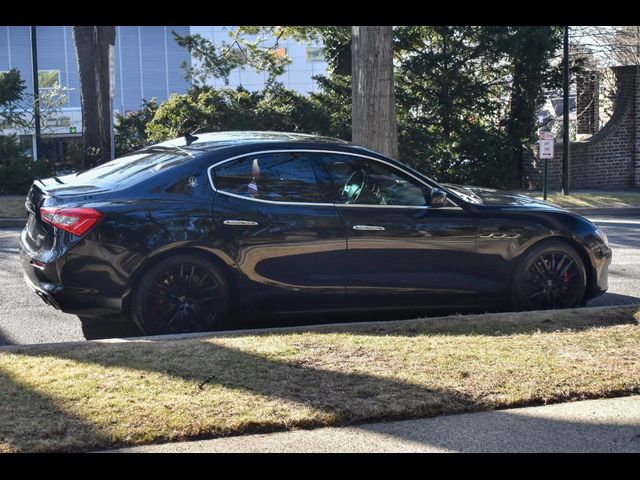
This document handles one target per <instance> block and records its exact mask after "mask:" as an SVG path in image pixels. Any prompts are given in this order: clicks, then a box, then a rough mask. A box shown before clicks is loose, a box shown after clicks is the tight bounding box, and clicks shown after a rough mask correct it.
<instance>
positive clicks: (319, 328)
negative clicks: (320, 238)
mask: <svg viewBox="0 0 640 480" xmlns="http://www.w3.org/2000/svg"><path fill="white" fill-rule="evenodd" d="M639 307H640V304H638V305H636V304H631V305H616V306H610V305H605V306H602V307H583V308H571V309H560V310H532V311H527V312H497V313H493V312H490V313H477V314H468V315H459V314H453V315H445V316H439V317H418V318H413V319H407V320H380V321H370V322H346V323H324V324H317V325H298V326H294V327H265V328H250V329H246V330H245V329H239V330H222V331H213V332H198V333H180V334H170V335H151V336H147V337H144V336H143V337H126V338H105V339H100V340H75V341H71V342H49V343H31V344H17V345H16V344H12V345H0V351H2V350H16V349H20V350H23V349H25V348H28V349H37V348H48V347H78V346H83V345H85V346H86V345H100V344H114V343H152V342H166V341H179V340H189V339H194V338H217V337H227V336H234V335H242V336H247V335H279V334H282V333H295V332H323V331H326V330H330V331H342V330H349V329H352V328H354V327H356V328H358V327H360V328H366V327H375V326H393V325H403V324H412V323H415V322H431V321H436V320H443V319H452V318H459V317H464V318H465V319H466V320H468V321H470V322H471V321H474V320H475V321H477V320H482V319H483V317H486V316H491V317H492V318H493V319H498V320H499V319H501V318H505V317H512V316H513V315H514V313H520V314H526V315H537V316H540V317H541V318H543V317H547V316H549V315H553V314H555V313H575V314H580V313H582V312H595V313H597V312H605V311H610V310H612V309H630V308H639Z"/></svg>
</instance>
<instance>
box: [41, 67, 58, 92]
mask: <svg viewBox="0 0 640 480" xmlns="http://www.w3.org/2000/svg"><path fill="white" fill-rule="evenodd" d="M58 86H60V70H38V87H39V88H42V89H47V88H55V87H58Z"/></svg>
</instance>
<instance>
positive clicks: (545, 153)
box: [538, 132, 555, 200]
mask: <svg viewBox="0 0 640 480" xmlns="http://www.w3.org/2000/svg"><path fill="white" fill-rule="evenodd" d="M538 143H539V147H540V152H539V153H540V159H542V160H544V174H543V177H542V199H543V200H546V199H547V174H548V164H549V159H552V158H553V148H554V146H555V140H554V139H553V133H552V132H540V140H539V142H538Z"/></svg>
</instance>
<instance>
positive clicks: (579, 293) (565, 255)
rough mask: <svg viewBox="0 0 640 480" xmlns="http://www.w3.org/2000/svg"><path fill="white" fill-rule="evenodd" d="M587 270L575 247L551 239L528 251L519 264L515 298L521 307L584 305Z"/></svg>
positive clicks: (521, 308) (514, 281) (519, 308)
mask: <svg viewBox="0 0 640 480" xmlns="http://www.w3.org/2000/svg"><path fill="white" fill-rule="evenodd" d="M586 279H587V275H586V271H585V266H584V263H583V261H582V258H581V257H580V255H579V254H578V252H577V251H576V250H575V249H574V248H572V247H571V246H569V245H567V244H565V243H564V242H559V241H548V242H544V243H541V244H539V245H536V246H534V247H533V248H532V249H531V250H529V251H528V252H527V253H525V255H524V257H523V259H522V260H521V262H520V264H519V265H518V267H517V269H516V272H515V275H514V279H513V284H512V285H513V289H512V301H513V304H514V307H515V308H516V309H518V310H548V309H557V308H573V307H579V306H582V305H583V304H584V295H585V290H586V283H587V282H586Z"/></svg>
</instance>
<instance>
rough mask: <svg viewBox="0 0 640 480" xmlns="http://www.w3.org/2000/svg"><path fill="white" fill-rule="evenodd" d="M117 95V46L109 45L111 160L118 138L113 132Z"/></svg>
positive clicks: (114, 153)
mask: <svg viewBox="0 0 640 480" xmlns="http://www.w3.org/2000/svg"><path fill="white" fill-rule="evenodd" d="M115 96H116V46H115V45H109V127H110V130H111V160H113V159H114V158H116V140H115V135H114V132H113V130H114V129H113V99H114V97H115Z"/></svg>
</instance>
